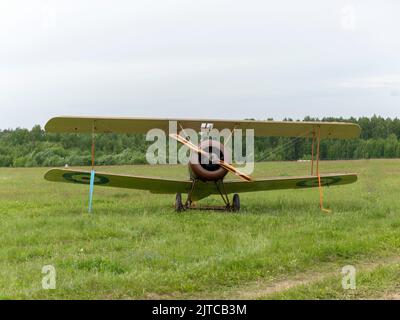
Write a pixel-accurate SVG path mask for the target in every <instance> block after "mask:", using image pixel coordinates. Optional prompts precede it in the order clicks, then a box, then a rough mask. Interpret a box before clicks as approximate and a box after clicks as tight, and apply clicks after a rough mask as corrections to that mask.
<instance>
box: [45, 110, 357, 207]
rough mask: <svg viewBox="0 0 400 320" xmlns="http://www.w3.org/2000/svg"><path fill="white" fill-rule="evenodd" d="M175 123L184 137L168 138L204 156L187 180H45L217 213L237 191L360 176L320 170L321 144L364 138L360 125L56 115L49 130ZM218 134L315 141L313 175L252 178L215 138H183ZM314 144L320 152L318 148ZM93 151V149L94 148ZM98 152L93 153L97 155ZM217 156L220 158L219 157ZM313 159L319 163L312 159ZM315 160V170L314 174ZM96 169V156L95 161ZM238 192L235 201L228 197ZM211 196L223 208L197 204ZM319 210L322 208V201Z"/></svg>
mask: <svg viewBox="0 0 400 320" xmlns="http://www.w3.org/2000/svg"><path fill="white" fill-rule="evenodd" d="M171 121H174V122H176V123H178V124H179V127H180V128H182V131H181V133H180V134H170V137H171V138H172V139H175V140H177V141H179V142H180V143H182V144H183V145H186V146H187V148H188V149H190V150H191V151H192V154H194V155H195V157H197V156H200V155H201V156H202V158H206V160H207V161H206V162H204V161H201V162H196V161H192V159H193V157H191V158H190V161H189V177H188V179H185V180H176V179H175V180H174V179H163V178H157V177H142V176H134V175H120V174H110V173H104V172H97V171H96V172H95V171H94V169H93V170H92V171H84V170H71V169H52V170H50V171H48V172H47V173H46V175H45V179H46V180H48V181H53V182H66V183H74V184H87V185H91V197H92V193H93V186H105V187H116V188H127V189H138V190H147V191H150V192H151V193H154V194H175V195H176V200H175V209H176V210H177V211H183V210H187V209H213V210H218V209H221V210H228V211H239V210H240V198H239V193H242V192H257V191H267V190H279V189H305V188H315V187H319V188H320V189H321V188H322V187H323V186H336V185H344V184H350V183H353V182H356V181H357V174H352V173H350V174H349V173H346V174H344V173H330V174H320V172H319V158H320V156H319V154H320V152H319V149H320V147H319V146H320V140H321V139H323V138H329V139H351V138H356V137H358V136H359V135H360V131H361V129H360V127H359V126H358V125H356V124H352V123H338V122H291V121H290V122H289V121H287V122H286V121H283V122H278V121H252V120H246V121H234V120H212V119H201V120H193V119H147V118H103V117H56V118H53V119H51V120H50V121H49V122H48V123H47V125H46V127H45V129H46V131H47V132H55V133H61V132H69V133H91V134H96V133H141V134H145V133H147V132H148V131H149V130H151V129H154V128H158V129H161V130H164V131H165V132H169V128H170V126H169V125H170V122H171ZM205 125H206V127H207V128H210V127H211V128H213V129H216V130H220V131H221V130H223V129H229V130H231V131H233V130H243V131H245V130H246V129H253V130H254V135H255V136H279V137H303V138H311V139H313V142H312V160H311V174H310V175H305V176H297V177H270V178H265V179H252V178H251V177H250V176H249V175H247V174H245V173H243V172H241V171H240V170H239V169H238V168H235V167H234V166H232V164H231V163H229V161H225V160H224V153H225V149H224V145H223V144H221V143H220V142H215V141H212V140H204V141H202V142H201V143H199V144H198V145H196V144H194V143H192V142H191V141H189V140H188V139H187V137H185V136H182V132H184V130H188V129H192V130H195V131H196V132H201V131H202V130H203V129H204V127H205ZM315 144H317V146H316V150H315ZM92 149H93V150H94V146H93V148H92ZM93 154H94V152H93ZM216 157H217V159H215V158H216ZM314 158H315V159H314ZM314 161H316V164H317V165H316V172H314ZM93 166H94V157H93ZM229 172H230V173H233V174H235V175H237V176H239V177H240V178H241V181H240V180H226V179H225V177H226V175H227V174H228V173H229ZM182 194H187V200H186V201H185V202H184V201H183V200H182ZM230 194H234V196H233V199H232V201H230V198H229V195H230ZM210 195H220V196H221V198H222V199H223V201H224V205H223V206H219V207H215V206H214V207H206V206H201V207H199V206H196V205H195V201H198V200H201V199H204V198H207V197H208V196H210ZM320 205H321V209H323V204H322V197H321V203H320Z"/></svg>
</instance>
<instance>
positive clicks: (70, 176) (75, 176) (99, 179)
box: [63, 173, 110, 185]
mask: <svg viewBox="0 0 400 320" xmlns="http://www.w3.org/2000/svg"><path fill="white" fill-rule="evenodd" d="M63 178H64V179H65V180H68V181H71V182H74V183H80V184H90V173H66V174H64V175H63ZM109 182H110V180H109V179H108V178H106V177H103V176H101V175H95V177H94V184H96V185H101V184H107V183H109Z"/></svg>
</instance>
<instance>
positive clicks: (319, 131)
mask: <svg viewBox="0 0 400 320" xmlns="http://www.w3.org/2000/svg"><path fill="white" fill-rule="evenodd" d="M314 144H315V132H314V133H313V145H312V162H311V174H313V173H314ZM320 146H321V127H320V126H318V138H317V177H318V189H319V207H320V208H321V210H322V211H324V212H327V213H331V212H332V210H329V209H325V208H324V193H323V187H322V182H321V174H320V172H319V159H320V157H321V150H320V149H321V148H320Z"/></svg>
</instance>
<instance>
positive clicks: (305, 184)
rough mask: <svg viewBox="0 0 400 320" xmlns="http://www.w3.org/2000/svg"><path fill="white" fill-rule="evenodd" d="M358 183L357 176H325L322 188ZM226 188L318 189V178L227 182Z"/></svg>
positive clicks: (243, 189) (237, 189)
mask: <svg viewBox="0 0 400 320" xmlns="http://www.w3.org/2000/svg"><path fill="white" fill-rule="evenodd" d="M356 181H357V175H356V174H323V175H321V185H322V186H336V185H343V184H349V183H354V182H356ZM224 184H225V188H226V191H227V193H236V192H238V193H240V192H254V191H267V190H280V189H304V188H315V187H318V177H316V176H304V177H279V178H269V179H262V180H253V181H252V182H245V181H226V182H225V183H224Z"/></svg>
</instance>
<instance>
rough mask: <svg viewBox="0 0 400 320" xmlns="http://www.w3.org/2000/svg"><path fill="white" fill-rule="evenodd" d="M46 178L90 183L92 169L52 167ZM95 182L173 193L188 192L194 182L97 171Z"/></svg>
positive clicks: (56, 180) (96, 183)
mask: <svg viewBox="0 0 400 320" xmlns="http://www.w3.org/2000/svg"><path fill="white" fill-rule="evenodd" d="M44 178H45V179H46V180H48V181H53V182H67V183H75V184H87V185H89V184H90V171H79V170H78V171H77V170H69V169H52V170H50V171H48V172H47V173H46V174H45V176H44ZM94 184H95V185H96V186H104V187H115V188H125V189H138V190H148V191H150V192H152V193H158V194H173V193H178V192H181V193H187V192H188V191H189V190H190V187H191V185H192V182H191V181H189V180H167V179H159V178H150V177H139V176H130V175H120V174H110V173H101V172H98V173H97V172H96V175H95V181H94Z"/></svg>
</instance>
